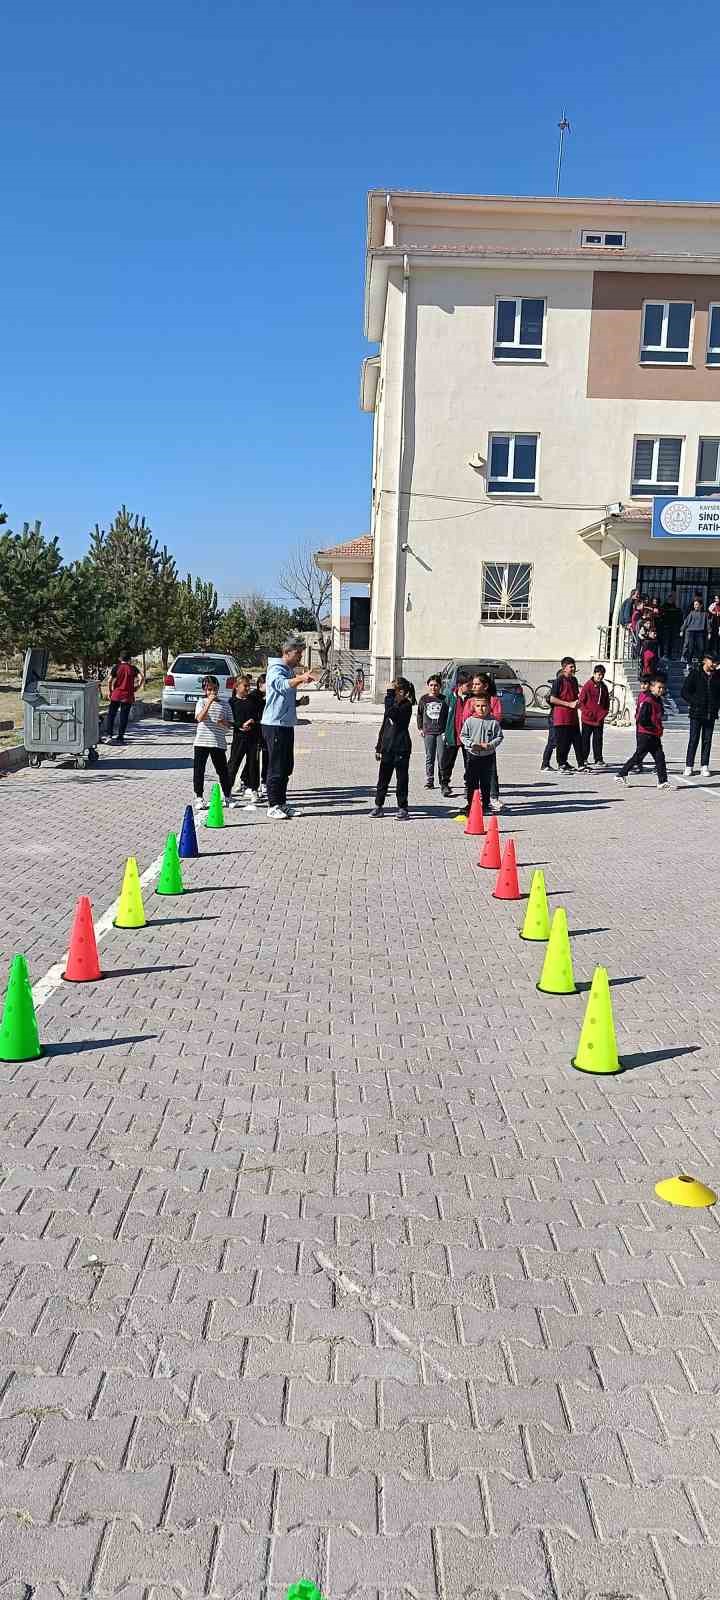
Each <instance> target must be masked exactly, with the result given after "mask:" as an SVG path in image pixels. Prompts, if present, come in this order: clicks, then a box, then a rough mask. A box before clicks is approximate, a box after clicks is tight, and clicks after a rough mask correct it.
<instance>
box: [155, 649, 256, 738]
mask: <svg viewBox="0 0 720 1600" xmlns="http://www.w3.org/2000/svg"><path fill="white" fill-rule="evenodd" d="M239 672H240V668H239V666H238V664H237V661H236V660H235V658H234V656H227V655H214V654H213V652H212V651H210V650H198V651H196V652H195V653H194V654H191V653H190V652H188V654H187V655H181V656H176V657H175V660H174V661H173V663H172V665H171V666H170V668H169V669H168V671H167V672H166V673H165V677H164V680H163V691H162V718H163V722H172V719H173V717H174V716H176V715H177V716H178V717H190V718H192V717H193V716H194V715H195V702H196V700H197V699H198V698H199V696H200V695H201V694H202V681H203V678H205V677H207V676H208V674H211V675H212V676H213V677H215V678H217V680H218V683H219V685H220V699H221V700H229V699H230V695H231V694H232V691H233V689H234V688H235V683H236V681H237V678H238V674H239Z"/></svg>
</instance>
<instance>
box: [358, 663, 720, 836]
mask: <svg viewBox="0 0 720 1600" xmlns="http://www.w3.org/2000/svg"><path fill="white" fill-rule="evenodd" d="M645 643H646V647H647V648H648V650H649V651H650V659H649V660H648V662H647V667H648V670H647V671H645V672H644V674H643V676H642V678H641V681H640V692H639V694H638V697H637V703H636V709H635V723H636V747H635V750H634V751H633V754H632V755H631V757H630V759H629V760H628V761H626V762H625V763H624V765H623V766H622V767H620V769H619V771H618V772H617V774H616V780H617V781H618V782H620V783H627V779H628V775H629V774H630V773H631V772H641V771H642V767H643V762H644V761H645V758H646V756H651V757H652V760H653V762H654V764H655V771H656V773H657V782H658V788H660V789H666V788H667V787H668V775H667V765H666V762H665V754H664V751H663V744H662V739H663V730H664V706H663V699H664V695H665V691H666V682H665V678H664V677H663V675H662V673H661V672H660V671H659V669H658V664H657V649H656V645H655V641H654V640H653V639H652V638H651V637H648V638H647V640H646V642H645ZM717 665H718V664H717V661H716V660H715V658H714V656H712V655H711V654H710V653H707V654H706V656H705V657H703V660H702V663H701V665H699V666H698V668H697V669H696V670H695V672H694V673H693V672H691V673H690V675H689V676H688V678H687V679H686V681H685V686H684V687H683V690H682V691H681V692H682V694H683V698H684V699H686V700H687V702H688V706H689V710H690V742H689V744H688V753H687V758H686V766H685V773H684V776H685V777H689V776H693V774H694V766H693V762H694V759H695V754H696V751H697V747H698V744H701V761H702V766H701V775H702V776H703V777H706V776H708V775H709V771H710V768H709V759H710V744H711V741H712V735H713V729H714V726H715V721H716V719H717V717H718V715H719V714H720V672H718V671H717ZM414 700H415V690H414V688H413V685H412V683H410V681H409V680H408V679H407V678H396V679H395V682H394V683H392V684H391V685H390V687H389V689H388V691H387V694H386V697H385V714H384V717H383V722H382V726H381V729H380V734H379V736H378V741H377V747H376V752H375V754H376V757H377V759H378V761H379V762H380V767H379V771H378V783H377V788H376V791H375V808H374V811H373V816H375V817H380V816H382V815H383V810H384V805H385V799H386V796H387V792H388V788H389V786H390V782H391V779H392V776H393V773H395V775H396V783H397V801H398V812H397V816H398V820H400V821H404V820H405V819H406V818H407V816H408V778H409V768H410V752H411V741H410V731H409V730H410V723H411V720H412V710H413V704H414ZM549 705H550V712H549V724H550V726H549V730H548V738H547V743H546V745H545V749H544V751H543V757H542V762H541V767H540V770H541V772H548V771H549V770H550V769H551V758H552V756H553V754H554V755H555V758H556V762H557V768H558V771H559V772H563V773H569V772H575V771H577V772H587V771H588V769H589V768H590V767H594V768H596V769H600V770H603V769H604V768H605V766H606V763H605V759H604V754H603V734H604V728H605V721H606V718H607V716H608V712H609V710H610V695H609V693H608V688H607V684H606V683H605V668H604V666H602V664H598V665H597V666H596V667H594V668H593V671H592V674H591V676H590V677H589V678H588V679H587V681H586V682H585V683H583V684H582V686H581V685H580V684H579V682H578V678H577V670H576V665H575V661H574V659H573V657H572V656H563V659H562V661H561V663H560V669H559V671H558V673H557V675H556V677H555V678H554V680H553V682H552V684H551V686H550V694H549ZM501 722H502V702H501V700H500V697H499V695H498V694H497V691H496V687H495V684H494V683H493V681H492V679H491V678H490V677H489V676H488V675H487V674H486V673H479V674H477V675H476V676H474V677H472V678H471V677H470V675H469V674H467V673H465V672H462V671H460V672H458V675H457V680H456V684H455V688H454V689H453V690H452V691H451V692H449V693H448V692H445V693H444V692H443V687H442V680H441V678H440V677H439V676H438V675H435V674H431V676H430V677H429V678H428V681H427V690H426V692H425V694H423V695H421V697H420V701H419V704H418V707H417V726H418V729H419V731H420V733H421V734H422V737H423V742H424V746H425V788H426V789H433V788H434V787H435V769H436V764H437V770H438V775H439V780H440V790H441V793H442V794H443V795H450V794H451V793H452V791H451V788H450V779H451V777H452V773H453V768H454V766H455V762H456V759H457V755H458V751H459V750H460V751H461V752H462V757H463V763H464V767H465V800H466V804H465V812H464V814H467V811H468V810H469V807H470V804H471V802H472V797H473V794H474V793H475V791H476V790H477V789H479V790H480V794H481V796H482V802H483V807H484V809H490V810H494V811H500V810H501V809H502V807H501V804H500V798H499V785H498V772H497V751H498V749H499V746H500V744H501V743H502V738H503V734H502V727H501ZM571 751H572V752H573V753H574V755H575V760H576V763H577V765H576V766H575V767H573V766H571V764H570V761H569V756H570V752H571Z"/></svg>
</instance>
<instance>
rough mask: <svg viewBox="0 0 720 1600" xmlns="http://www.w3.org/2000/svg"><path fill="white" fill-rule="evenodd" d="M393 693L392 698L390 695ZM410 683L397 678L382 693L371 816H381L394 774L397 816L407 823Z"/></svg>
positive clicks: (405, 679)
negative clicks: (377, 763) (382, 713)
mask: <svg viewBox="0 0 720 1600" xmlns="http://www.w3.org/2000/svg"><path fill="white" fill-rule="evenodd" d="M391 695H392V698H391ZM411 695H412V684H411V683H409V682H408V679H407V678H396V679H395V682H394V683H391V684H390V688H389V689H388V692H387V694H386V696H385V715H384V717H383V720H382V726H381V728H380V732H379V734H378V741H377V746H376V749H375V758H376V760H377V761H379V762H380V766H379V769H378V781H377V788H376V790H375V809H374V811H373V816H374V817H381V816H382V815H383V807H384V805H385V796H386V794H387V792H388V789H389V787H390V780H391V778H392V775H393V772H394V773H395V783H396V789H397V803H398V809H397V819H398V822H407V818H408V781H409V772H410V753H411V751H412V741H411V739H410V733H409V731H408V730H409V728H410V719H411V717H412V711H413V701H412V698H411Z"/></svg>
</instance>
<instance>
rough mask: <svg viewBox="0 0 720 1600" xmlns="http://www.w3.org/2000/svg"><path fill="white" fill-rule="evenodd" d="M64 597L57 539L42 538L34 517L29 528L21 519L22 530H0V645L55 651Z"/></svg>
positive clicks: (59, 645)
mask: <svg viewBox="0 0 720 1600" xmlns="http://www.w3.org/2000/svg"><path fill="white" fill-rule="evenodd" d="M2 520H3V521H5V518H4V517H3V518H2ZM68 600H69V580H68V573H67V569H66V568H65V567H64V566H63V560H62V556H61V554H60V548H59V545H58V541H57V538H54V539H46V538H45V536H44V534H43V533H42V532H41V525H40V523H39V522H35V524H34V525H33V527H32V528H31V527H30V524H29V523H28V522H26V523H24V524H23V531H22V533H11V532H10V531H9V530H8V532H7V533H3V534H0V647H1V648H2V649H4V650H7V651H10V650H17V651H22V650H27V649H29V647H30V646H31V645H34V646H41V647H43V648H44V649H46V650H50V651H51V653H52V654H55V655H56V656H57V654H58V652H60V654H61V652H62V641H63V634H64V628H65V622H66V608H67V605H68Z"/></svg>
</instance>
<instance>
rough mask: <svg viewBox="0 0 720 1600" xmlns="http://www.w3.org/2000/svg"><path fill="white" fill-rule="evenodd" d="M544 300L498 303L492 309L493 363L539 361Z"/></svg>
mask: <svg viewBox="0 0 720 1600" xmlns="http://www.w3.org/2000/svg"><path fill="white" fill-rule="evenodd" d="M544 324H545V301H544V300H524V299H523V300H520V299H515V300H498V302H497V305H496V307H495V343H494V346H493V356H494V358H495V360H496V361H541V360H542V353H543V328H544Z"/></svg>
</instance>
